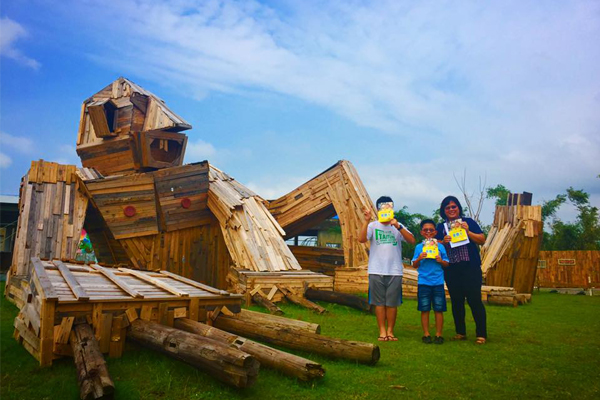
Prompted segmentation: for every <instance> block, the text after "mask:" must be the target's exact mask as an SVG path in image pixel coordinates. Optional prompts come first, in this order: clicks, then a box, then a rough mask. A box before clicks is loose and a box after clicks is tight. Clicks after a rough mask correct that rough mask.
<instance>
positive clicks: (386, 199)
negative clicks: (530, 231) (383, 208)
mask: <svg viewBox="0 0 600 400" xmlns="http://www.w3.org/2000/svg"><path fill="white" fill-rule="evenodd" d="M393 202H394V200H392V198H391V197H388V196H381V197H380V198H378V199H377V201H376V202H375V206H376V207H377V209H378V210H379V205H380V204H381V203H393Z"/></svg>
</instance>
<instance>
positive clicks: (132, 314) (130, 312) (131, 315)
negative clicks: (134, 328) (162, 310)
mask: <svg viewBox="0 0 600 400" xmlns="http://www.w3.org/2000/svg"><path fill="white" fill-rule="evenodd" d="M125 314H126V315H127V319H128V320H129V323H132V322H133V321H135V320H136V319H138V313H137V310H136V309H135V308H133V307H130V308H128V309H127V311H125Z"/></svg>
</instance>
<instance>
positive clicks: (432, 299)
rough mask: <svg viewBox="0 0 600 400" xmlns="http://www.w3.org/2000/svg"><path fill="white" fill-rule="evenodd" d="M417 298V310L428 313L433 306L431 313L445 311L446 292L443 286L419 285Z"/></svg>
mask: <svg viewBox="0 0 600 400" xmlns="http://www.w3.org/2000/svg"><path fill="white" fill-rule="evenodd" d="M417 298H418V300H419V305H418V307H417V310H419V311H430V310H431V306H432V305H433V311H442V312H444V311H446V292H445V291H444V285H436V286H429V285H419V286H418V292H417Z"/></svg>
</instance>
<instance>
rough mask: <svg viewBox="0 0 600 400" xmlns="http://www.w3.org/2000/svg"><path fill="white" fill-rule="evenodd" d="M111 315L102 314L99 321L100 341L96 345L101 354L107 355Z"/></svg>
mask: <svg viewBox="0 0 600 400" xmlns="http://www.w3.org/2000/svg"><path fill="white" fill-rule="evenodd" d="M112 321H113V314H112V313H103V314H102V317H101V319H100V335H99V336H100V339H98V345H99V347H100V351H101V352H102V353H108V352H109V350H110V335H111V332H112Z"/></svg>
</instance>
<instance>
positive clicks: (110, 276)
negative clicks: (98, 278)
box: [90, 264, 144, 298]
mask: <svg viewBox="0 0 600 400" xmlns="http://www.w3.org/2000/svg"><path fill="white" fill-rule="evenodd" d="M90 266H91V267H92V268H94V269H95V270H96V271H98V272H100V273H101V274H102V275H104V276H105V277H107V278H108V279H110V280H111V281H112V282H113V283H114V284H115V285H117V286H118V287H119V288H121V289H122V290H123V291H124V292H125V293H127V294H129V295H130V296H131V297H135V298H144V295H143V294H141V293H140V292H138V291H137V290H135V289H134V288H132V287H131V286H129V285H128V284H127V283H125V282H123V280H122V279H121V278H119V277H118V276H117V275H115V274H114V272H112V271H111V270H109V269H107V268H104V267H101V266H100V265H98V264H92V265H90Z"/></svg>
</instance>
